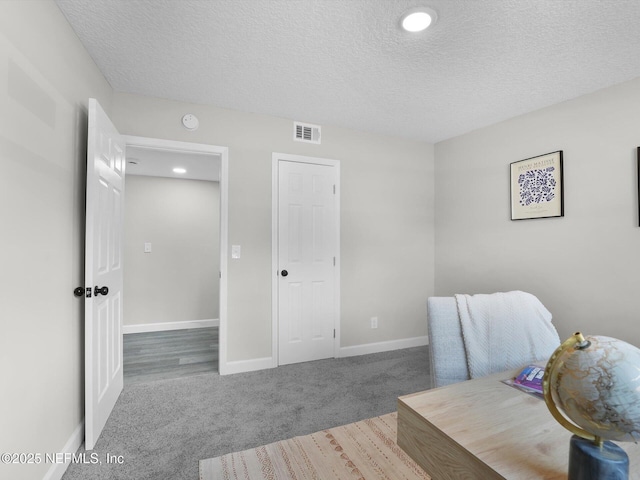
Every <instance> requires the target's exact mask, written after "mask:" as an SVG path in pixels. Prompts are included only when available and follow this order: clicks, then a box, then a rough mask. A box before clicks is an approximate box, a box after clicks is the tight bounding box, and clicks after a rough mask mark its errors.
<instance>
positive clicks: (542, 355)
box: [455, 291, 560, 378]
mask: <svg viewBox="0 0 640 480" xmlns="http://www.w3.org/2000/svg"><path fill="white" fill-rule="evenodd" d="M455 297H456V302H457V304H458V315H459V317H460V326H461V328H462V337H463V340H464V348H465V351H466V353H467V365H468V367H469V376H470V377H471V378H477V377H483V376H485V375H489V374H491V373H496V372H500V371H503V370H509V369H512V368H518V367H522V366H525V365H526V364H528V363H531V362H535V361H546V360H547V359H548V358H549V357H550V356H551V354H552V353H553V352H554V350H555V349H556V348H557V347H558V346H559V345H560V337H558V332H557V331H556V329H555V327H554V326H553V325H552V324H551V313H550V312H549V311H548V310H547V309H546V308H545V307H544V305H542V303H540V300H538V299H537V297H535V296H534V295H531V294H530V293H525V292H519V291H514V292H506V293H502V292H501V293H493V294H488V295H487V294H479V295H459V294H458V295H456V296H455Z"/></svg>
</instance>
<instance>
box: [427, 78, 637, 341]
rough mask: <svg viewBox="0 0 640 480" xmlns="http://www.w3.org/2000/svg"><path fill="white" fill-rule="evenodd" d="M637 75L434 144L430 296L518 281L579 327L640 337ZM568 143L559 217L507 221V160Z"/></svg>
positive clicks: (564, 328)
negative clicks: (562, 211)
mask: <svg viewBox="0 0 640 480" xmlns="http://www.w3.org/2000/svg"><path fill="white" fill-rule="evenodd" d="M638 105H640V79H637V80H634V81H631V82H629V83H625V84H622V85H618V86H615V87H612V88H608V89H605V90H601V91H598V92H596V93H593V94H590V95H586V96H583V97H580V98H578V99H575V100H572V101H568V102H565V103H561V104H558V105H555V106H552V107H549V108H545V109H543V110H539V111H536V112H533V113H530V114H527V115H523V116H520V117H517V118H514V119H511V120H508V121H506V122H503V123H500V124H497V125H494V126H491V127H488V128H483V129H481V130H477V131H475V132H472V133H469V134H467V135H463V136H460V137H457V138H454V139H451V140H448V141H445V142H441V143H438V144H437V145H436V146H435V154H436V250H435V254H436V257H435V258H436V293H437V294H439V295H451V294H454V293H480V292H484V293H489V292H493V291H505V290H511V289H520V290H525V291H529V292H531V293H533V294H535V295H537V296H538V297H539V298H540V299H541V301H542V302H543V303H544V304H545V305H546V306H547V308H549V310H550V311H551V313H552V314H553V317H554V322H555V323H556V326H557V327H558V330H559V332H560V335H561V337H563V338H564V337H568V336H569V335H570V334H571V333H573V332H574V331H578V330H580V331H582V332H583V333H585V334H601V335H609V336H613V337H618V338H622V339H624V340H626V341H628V342H631V343H634V344H635V345H640V329H639V328H638V318H639V317H640V308H639V307H638V303H637V296H638V286H639V285H640V282H639V281H638V271H639V270H640V228H639V227H638V185H637V181H638V177H637V164H636V147H637V146H638V145H640V109H639V108H638ZM555 150H563V152H564V179H565V182H564V185H565V196H564V200H565V216H564V217H563V218H550V219H536V220H520V221H511V220H510V211H509V163H511V162H514V161H518V160H522V159H525V158H529V157H533V156H536V155H541V154H544V153H548V152H551V151H555Z"/></svg>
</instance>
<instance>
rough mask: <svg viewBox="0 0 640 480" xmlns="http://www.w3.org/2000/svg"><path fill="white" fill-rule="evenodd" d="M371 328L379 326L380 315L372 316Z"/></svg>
mask: <svg viewBox="0 0 640 480" xmlns="http://www.w3.org/2000/svg"><path fill="white" fill-rule="evenodd" d="M371 328H378V317H371Z"/></svg>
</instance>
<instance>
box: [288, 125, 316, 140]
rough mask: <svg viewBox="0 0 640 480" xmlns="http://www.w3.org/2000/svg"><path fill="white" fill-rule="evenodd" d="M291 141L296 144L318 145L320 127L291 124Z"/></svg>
mask: <svg viewBox="0 0 640 480" xmlns="http://www.w3.org/2000/svg"><path fill="white" fill-rule="evenodd" d="M293 139H294V140H296V141H298V142H307V143H317V144H319V143H320V126H319V125H311V124H309V123H300V122H293Z"/></svg>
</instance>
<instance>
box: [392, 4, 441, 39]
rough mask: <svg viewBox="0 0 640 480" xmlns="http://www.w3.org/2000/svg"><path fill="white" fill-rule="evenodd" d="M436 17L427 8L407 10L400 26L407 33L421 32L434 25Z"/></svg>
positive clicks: (434, 13)
mask: <svg viewBox="0 0 640 480" xmlns="http://www.w3.org/2000/svg"><path fill="white" fill-rule="evenodd" d="M437 18H438V15H437V14H436V12H435V11H434V10H432V9H430V8H427V7H416V8H412V9H411V10H408V11H407V12H405V13H404V15H402V18H401V19H400V25H402V28H403V29H405V30H406V31H407V32H412V33H416V32H422V31H423V30H426V29H427V28H429V27H430V26H431V25H433V24H434V23H436V20H437Z"/></svg>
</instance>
